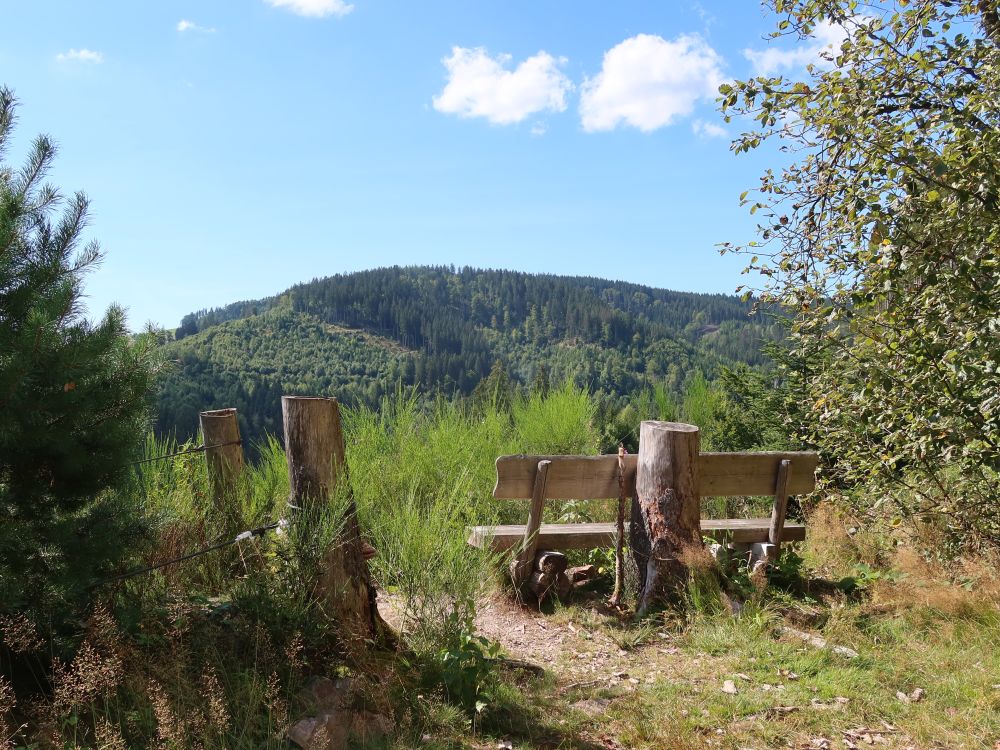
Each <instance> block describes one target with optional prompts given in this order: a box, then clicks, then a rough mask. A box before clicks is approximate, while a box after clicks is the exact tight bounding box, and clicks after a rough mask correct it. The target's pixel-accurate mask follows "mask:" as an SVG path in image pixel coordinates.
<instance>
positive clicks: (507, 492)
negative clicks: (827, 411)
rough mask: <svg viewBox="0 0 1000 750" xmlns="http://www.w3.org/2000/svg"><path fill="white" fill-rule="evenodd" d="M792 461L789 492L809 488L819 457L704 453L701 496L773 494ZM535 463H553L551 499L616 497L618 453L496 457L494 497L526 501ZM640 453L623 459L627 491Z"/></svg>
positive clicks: (632, 485) (548, 487) (549, 480)
mask: <svg viewBox="0 0 1000 750" xmlns="http://www.w3.org/2000/svg"><path fill="white" fill-rule="evenodd" d="M782 459H787V460H790V461H791V462H792V468H791V473H790V476H789V478H788V494H790V495H801V494H803V493H806V492H812V490H813V489H814V488H815V486H816V466H817V465H818V463H819V457H818V456H817V454H816V453H813V452H809V451H798V452H785V453H781V452H768V453H763V452H762V453H702V454H701V456H700V459H699V466H698V471H699V475H700V477H701V487H700V490H701V493H700V494H701V496H702V497H722V496H733V495H773V494H774V483H775V478H776V477H777V474H778V465H779V464H780V462H781V461H782ZM539 461H551V462H552V464H551V466H550V467H549V474H548V478H547V480H546V484H545V497H546V499H549V500H603V499H607V498H616V497H618V456H616V455H607V456H526V455H521V456H500V458H498V459H497V483H496V487H495V488H494V489H493V497H495V498H496V499H497V500H527V499H529V498H530V497H531V491H532V488H533V486H534V482H535V468H536V467H537V466H538V462H539ZM637 461H638V456H635V455H629V456H626V457H625V491H626V493H627V494H628V496H632V495H633V494H634V493H635V472H636V464H637Z"/></svg>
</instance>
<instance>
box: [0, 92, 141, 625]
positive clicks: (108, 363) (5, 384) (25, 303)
mask: <svg viewBox="0 0 1000 750" xmlns="http://www.w3.org/2000/svg"><path fill="white" fill-rule="evenodd" d="M15 109H16V101H15V99H14V97H13V94H12V93H11V91H10V90H8V89H5V88H0V414H2V415H3V416H2V419H0V615H4V614H7V613H26V614H28V615H29V617H31V618H32V619H33V620H34V621H35V623H36V625H37V626H38V627H39V629H40V631H41V632H42V633H43V634H46V635H49V636H60V635H61V634H65V633H66V632H68V631H67V630H66V626H67V625H68V624H69V623H70V622H71V620H72V618H73V617H74V616H75V615H76V614H78V613H79V612H80V611H81V609H83V608H84V607H85V606H86V603H87V598H88V586H89V585H90V584H91V583H92V582H93V580H94V578H95V577H96V576H99V575H102V574H104V573H106V572H108V571H110V570H111V568H112V567H113V566H114V565H115V563H116V562H117V561H118V560H120V559H121V556H122V555H123V554H124V551H123V549H124V547H125V546H127V543H128V541H129V540H130V539H134V538H135V536H136V534H137V533H138V531H139V528H140V527H139V526H138V522H137V520H136V518H137V516H136V515H135V514H134V513H129V512H126V509H125V508H124V507H123V504H126V503H127V502H128V501H127V499H126V498H127V497H128V495H127V493H115V492H114V491H113V490H114V488H116V487H118V486H120V484H121V482H122V481H123V480H124V479H125V477H126V476H127V468H128V462H129V461H131V460H132V459H133V458H134V457H135V453H136V451H137V450H138V449H139V446H140V445H141V443H142V436H143V435H144V433H145V431H146V430H147V429H148V422H147V420H148V417H147V413H148V406H149V404H148V395H149V393H150V388H151V384H152V378H153V375H154V369H155V368H154V365H153V359H152V354H151V352H152V346H151V342H150V341H148V340H147V338H146V337H144V336H138V337H132V336H130V335H129V332H128V330H127V328H126V325H125V315H124V312H123V311H122V309H121V308H119V307H117V306H112V307H111V308H110V309H109V310H108V312H107V313H106V314H105V316H104V317H103V319H102V320H100V322H97V323H92V322H90V321H88V320H87V319H86V318H85V317H84V314H83V309H82V305H81V297H82V278H83V275H84V273H85V272H86V271H87V270H89V269H91V268H93V267H94V266H95V264H97V263H98V262H99V260H100V258H101V254H100V250H99V247H98V245H97V244H96V243H95V242H91V243H88V244H86V245H84V246H82V247H80V245H81V233H82V231H83V229H84V227H85V226H86V223H87V207H88V201H87V198H86V197H85V196H84V195H83V194H82V193H76V194H75V195H73V196H72V197H71V198H69V199H64V198H63V197H62V196H61V194H60V193H59V191H58V190H57V189H56V188H55V187H53V186H51V185H48V184H45V183H44V182H43V181H44V179H45V174H46V172H47V170H48V169H49V167H50V165H51V163H52V160H53V157H54V155H55V146H54V145H53V143H52V141H50V140H49V139H48V138H47V137H45V136H40V137H38V138H36V139H35V141H34V142H33V144H32V147H31V150H30V153H29V155H28V157H27V159H26V161H25V164H24V166H23V167H21V168H20V169H15V168H12V167H10V166H7V165H6V164H5V163H4V157H5V155H6V147H7V146H8V145H9V141H10V137H11V135H12V132H13V126H14V121H15Z"/></svg>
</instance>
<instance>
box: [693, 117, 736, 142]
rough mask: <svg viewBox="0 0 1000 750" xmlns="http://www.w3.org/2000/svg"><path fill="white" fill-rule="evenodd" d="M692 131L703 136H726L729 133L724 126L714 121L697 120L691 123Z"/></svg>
mask: <svg viewBox="0 0 1000 750" xmlns="http://www.w3.org/2000/svg"><path fill="white" fill-rule="evenodd" d="M691 132H693V133H694V134H695V135H697V136H700V137H701V138H725V137H726V136H727V135H729V133H728V132H727V131H726V129H725V128H724V127H722V126H721V125H718V124H716V123H714V122H707V121H705V120H695V121H694V122H692V123H691Z"/></svg>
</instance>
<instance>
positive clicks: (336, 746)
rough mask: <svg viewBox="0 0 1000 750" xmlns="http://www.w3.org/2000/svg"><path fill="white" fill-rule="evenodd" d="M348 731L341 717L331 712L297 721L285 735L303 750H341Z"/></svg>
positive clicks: (345, 742) (344, 744)
mask: <svg viewBox="0 0 1000 750" xmlns="http://www.w3.org/2000/svg"><path fill="white" fill-rule="evenodd" d="M349 730H350V726H349V725H348V723H346V722H345V721H343V717H341V716H339V715H338V714H337V712H335V711H333V712H328V713H323V714H320V715H319V716H316V717H313V718H307V719H302V720H300V721H297V722H295V724H293V725H292V726H291V727H290V728H289V729H288V731H287V732H286V733H285V734H286V736H287V737H288V739H290V740H291V741H292V742H294V743H295V744H296V745H298V746H299V747H301V748H303V750H343V749H344V748H346V747H347V737H348V734H349Z"/></svg>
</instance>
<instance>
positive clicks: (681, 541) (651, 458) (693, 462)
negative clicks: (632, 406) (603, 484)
mask: <svg viewBox="0 0 1000 750" xmlns="http://www.w3.org/2000/svg"><path fill="white" fill-rule="evenodd" d="M699 444H700V439H699V432H698V428H697V427H695V426H694V425H689V424H681V423H678V422H655V421H645V422H643V423H642V425H641V426H640V431H639V456H638V468H637V470H636V480H635V481H636V496H635V500H634V501H633V503H632V524H631V543H632V549H633V550H634V553H635V558H636V565H637V567H638V568H639V603H638V606H637V612H638V614H639V615H640V616H641V615H644V614H645V613H646V612H647V611H649V609H650V607H652V606H654V605H655V604H657V603H667V602H669V601H671V600H672V599H676V598H677V596H678V595H679V594H680V592H681V591H683V589H684V586H685V583H686V580H687V566H686V565H685V563H684V557H685V555H686V554H687V553H688V552H689V551H690V550H691V549H692V548H694V547H700V546H701V545H702V541H701V498H700V496H699V478H698V456H699Z"/></svg>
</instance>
